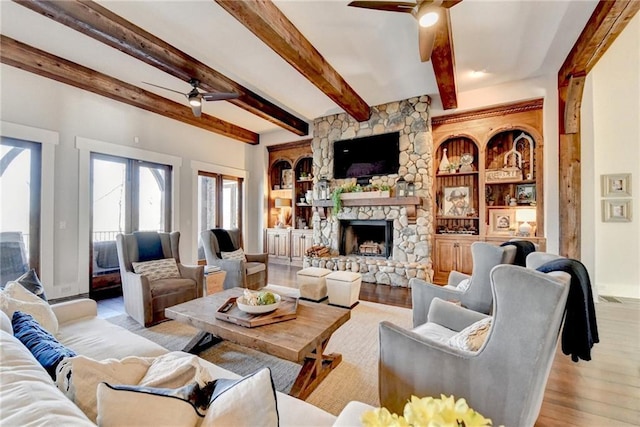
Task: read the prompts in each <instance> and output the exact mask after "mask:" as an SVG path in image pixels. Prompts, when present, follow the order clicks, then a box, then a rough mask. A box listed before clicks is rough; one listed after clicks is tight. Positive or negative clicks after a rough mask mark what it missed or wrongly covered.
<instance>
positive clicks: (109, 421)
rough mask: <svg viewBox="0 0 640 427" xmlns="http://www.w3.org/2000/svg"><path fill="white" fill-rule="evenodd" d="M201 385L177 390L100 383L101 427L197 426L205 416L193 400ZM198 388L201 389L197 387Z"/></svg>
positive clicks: (192, 385) (98, 392)
mask: <svg viewBox="0 0 640 427" xmlns="http://www.w3.org/2000/svg"><path fill="white" fill-rule="evenodd" d="M199 388H200V387H199V385H198V384H197V383H192V384H189V385H186V386H184V387H180V388H177V389H172V388H156V387H144V386H130V385H129V386H128V385H110V384H107V383H100V384H98V391H97V400H98V417H97V421H98V425H99V426H101V427H120V426H128V427H136V426H140V427H143V426H184V427H188V426H195V425H197V424H198V422H199V421H200V420H201V419H202V418H203V417H204V412H203V413H202V414H200V413H199V412H198V409H197V407H196V405H197V402H195V400H194V399H193V398H194V396H197V395H198V390H199ZM196 389H197V390H196Z"/></svg>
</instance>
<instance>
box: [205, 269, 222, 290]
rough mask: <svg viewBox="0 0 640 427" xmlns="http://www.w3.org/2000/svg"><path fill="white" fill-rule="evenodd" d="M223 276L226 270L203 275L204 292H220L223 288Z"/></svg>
mask: <svg viewBox="0 0 640 427" xmlns="http://www.w3.org/2000/svg"><path fill="white" fill-rule="evenodd" d="M225 277H227V272H226V271H223V270H219V271H212V272H210V273H206V274H205V275H204V279H205V283H206V285H205V294H206V295H211V294H214V293H216V292H221V291H222V290H223V288H222V284H223V283H224V278H225Z"/></svg>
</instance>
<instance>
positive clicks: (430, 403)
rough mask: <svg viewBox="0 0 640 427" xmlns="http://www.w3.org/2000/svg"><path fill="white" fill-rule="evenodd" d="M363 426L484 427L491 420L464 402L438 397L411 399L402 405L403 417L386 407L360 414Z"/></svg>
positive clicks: (442, 396) (413, 397)
mask: <svg viewBox="0 0 640 427" xmlns="http://www.w3.org/2000/svg"><path fill="white" fill-rule="evenodd" d="M361 421H362V425H363V426H364V427H487V426H491V425H492V423H491V420H490V419H488V418H485V417H483V416H482V415H480V414H479V413H477V412H476V411H474V410H473V409H471V408H469V405H467V402H466V400H464V399H458V400H455V398H454V397H453V396H449V397H446V396H445V395H441V396H440V399H434V398H433V397H424V398H422V399H421V398H418V397H416V396H411V400H410V401H409V402H407V404H406V405H405V406H404V413H403V415H401V416H399V415H397V414H392V413H390V412H389V410H387V409H386V408H377V409H374V410H371V411H367V412H365V413H364V414H363V415H362V418H361Z"/></svg>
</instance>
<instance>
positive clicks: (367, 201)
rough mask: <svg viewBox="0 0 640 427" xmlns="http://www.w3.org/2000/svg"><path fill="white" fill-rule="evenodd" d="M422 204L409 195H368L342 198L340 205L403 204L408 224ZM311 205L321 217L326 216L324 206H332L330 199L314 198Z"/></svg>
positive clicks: (412, 220)
mask: <svg viewBox="0 0 640 427" xmlns="http://www.w3.org/2000/svg"><path fill="white" fill-rule="evenodd" d="M420 205H422V198H421V197H418V196H409V197H370V198H362V199H343V200H342V206H347V207H348V206H404V207H405V208H406V210H407V218H408V220H409V223H410V224H415V222H416V210H417V207H418V206H420ZM313 206H314V207H315V208H317V210H318V213H319V214H320V217H321V218H326V211H325V210H326V208H332V207H333V201H332V200H314V201H313Z"/></svg>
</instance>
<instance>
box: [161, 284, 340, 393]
mask: <svg viewBox="0 0 640 427" xmlns="http://www.w3.org/2000/svg"><path fill="white" fill-rule="evenodd" d="M243 290H244V289H243V288H233V289H227V290H225V291H222V292H218V293H215V294H213V295H210V296H207V297H203V298H198V299H195V300H191V301H187V302H185V303H182V304H178V305H175V306H173V307H169V308H166V309H165V316H166V317H168V318H170V319H174V320H177V321H178V322H182V323H187V324H189V325H191V326H194V327H196V328H198V329H200V330H201V331H202V332H200V333H199V334H198V335H196V336H195V337H194V338H193V339H192V340H191V342H190V343H189V344H187V346H186V347H185V349H184V351H189V352H192V351H194V349H196V348H201V347H200V343H201V342H202V341H203V340H206V339H210V340H211V341H213V342H218V341H220V340H227V341H231V342H234V343H236V344H239V345H242V346H245V347H250V348H253V349H256V350H259V351H261V352H263V353H267V354H271V355H273V356H276V357H279V358H281V359H286V360H290V361H292V362H296V363H301V364H302V369H301V370H300V373H299V374H298V377H297V378H296V380H295V382H294V384H293V387H292V388H291V391H290V392H289V394H290V395H292V396H295V397H298V398H300V399H306V398H307V397H308V396H309V395H310V394H311V392H312V391H313V390H315V388H316V387H317V386H318V384H320V382H322V380H323V379H324V378H325V377H326V376H327V375H328V374H329V372H331V371H332V370H333V369H334V368H335V367H336V366H338V364H339V363H340V362H341V361H342V355H341V354H337V353H331V354H328V355H325V354H323V352H324V350H325V348H326V346H327V343H328V342H329V338H331V334H333V333H334V332H335V331H336V330H337V329H338V328H339V327H340V326H342V325H343V324H344V323H346V322H347V320H349V318H350V317H351V312H350V311H349V310H348V309H344V308H339V307H333V306H329V305H326V304H317V303H313V302H308V301H302V300H300V301H299V302H298V310H297V316H296V318H295V319H292V320H287V321H285V322H279V323H273V324H270V325H264V326H259V327H255V328H245V327H243V326H239V325H236V324H234V323H230V322H226V321H224V320H219V319H216V317H215V313H216V310H217V309H218V308H219V307H220V306H221V305H222V304H224V303H225V302H226V301H227V300H228V299H229V298H231V297H239V296H241V295H242V293H243ZM196 352H197V351H196Z"/></svg>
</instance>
